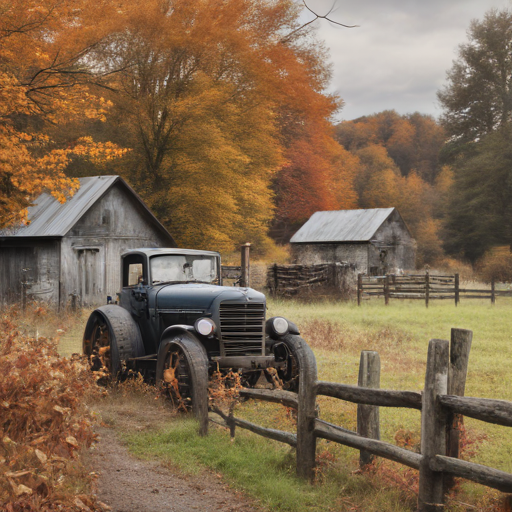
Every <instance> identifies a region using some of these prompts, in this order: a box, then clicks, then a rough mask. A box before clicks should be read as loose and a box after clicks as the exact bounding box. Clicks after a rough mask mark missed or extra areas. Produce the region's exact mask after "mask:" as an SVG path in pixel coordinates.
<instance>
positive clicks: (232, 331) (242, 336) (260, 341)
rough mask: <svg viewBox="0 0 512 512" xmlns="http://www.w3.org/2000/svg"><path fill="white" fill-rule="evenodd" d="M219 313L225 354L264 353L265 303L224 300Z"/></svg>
mask: <svg viewBox="0 0 512 512" xmlns="http://www.w3.org/2000/svg"><path fill="white" fill-rule="evenodd" d="M219 313H220V333H221V338H222V344H223V346H224V355H225V356H243V355H256V354H257V355H262V354H263V347H264V341H265V304H255V303H245V302H244V303H241V304H240V303H239V304H234V303H230V302H222V303H221V304H220V311H219Z"/></svg>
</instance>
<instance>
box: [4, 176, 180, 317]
mask: <svg viewBox="0 0 512 512" xmlns="http://www.w3.org/2000/svg"><path fill="white" fill-rule="evenodd" d="M28 218H29V221H30V223H29V224H28V225H26V226H19V227H17V228H11V229H9V230H5V229H4V230H2V231H0V303H4V304H5V303H9V302H18V301H21V300H23V297H24V295H25V297H26V296H28V297H29V298H31V297H32V298H34V299H39V300H44V301H45V302H47V303H49V304H51V305H53V306H58V307H62V306H65V305H67V304H70V303H73V302H76V303H77V305H82V306H95V305H98V304H105V303H106V297H107V296H108V295H110V296H112V297H113V298H114V299H115V297H116V293H117V292H118V291H119V289H120V256H121V254H122V253H123V252H124V251H126V250H128V249H134V248H137V247H176V244H175V242H174V240H173V238H172V236H171V235H170V234H169V232H168V231H167V230H166V229H165V228H164V227H163V226H162V224H160V222H159V221H158V220H157V219H156V217H155V216H154V215H153V214H152V213H151V211H150V210H149V209H148V207H147V206H146V205H145V204H144V202H143V201H142V200H141V199H140V197H139V196H138V195H137V194H136V193H135V192H134V191H133V189H132V188H131V187H130V186H129V185H128V184H127V183H126V182H125V181H124V180H123V179H122V178H121V177H119V176H94V177H89V178H80V189H79V190H78V191H77V192H76V193H75V195H74V196H73V197H72V198H70V199H69V200H68V201H67V202H66V203H64V204H61V203H59V202H58V201H57V200H56V199H54V198H53V197H52V196H51V195H49V194H46V193H43V194H41V195H40V196H39V197H38V198H37V199H36V200H35V201H34V206H32V207H31V208H29V217H28ZM24 290H25V291H24Z"/></svg>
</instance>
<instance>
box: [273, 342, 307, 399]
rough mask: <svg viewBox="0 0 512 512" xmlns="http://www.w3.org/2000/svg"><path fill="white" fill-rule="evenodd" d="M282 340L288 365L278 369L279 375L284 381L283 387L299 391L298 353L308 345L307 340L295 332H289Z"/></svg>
mask: <svg viewBox="0 0 512 512" xmlns="http://www.w3.org/2000/svg"><path fill="white" fill-rule="evenodd" d="M281 341H282V342H283V344H284V345H285V348H286V351H287V356H286V366H285V367H284V368H279V369H278V370H277V375H278V377H279V378H280V379H281V381H282V382H283V389H285V390H287V391H293V392H294V393H298V392H299V374H300V367H299V358H298V356H297V353H298V352H299V351H300V350H301V347H302V346H303V345H307V342H306V340H304V339H303V338H301V337H300V336H297V335H295V334H287V335H286V336H284V337H283V338H281Z"/></svg>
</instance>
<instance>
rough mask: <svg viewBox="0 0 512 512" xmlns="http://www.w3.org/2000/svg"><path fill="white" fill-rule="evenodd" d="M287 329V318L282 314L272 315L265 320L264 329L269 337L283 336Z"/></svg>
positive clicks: (288, 328)
mask: <svg viewBox="0 0 512 512" xmlns="http://www.w3.org/2000/svg"><path fill="white" fill-rule="evenodd" d="M289 330H290V326H289V324H288V320H286V318H283V317H282V316H274V317H272V318H269V319H268V320H267V323H266V331H267V334H268V335H269V336H270V337H271V338H274V337H276V336H277V337H280V336H285V335H286V334H288V331H289Z"/></svg>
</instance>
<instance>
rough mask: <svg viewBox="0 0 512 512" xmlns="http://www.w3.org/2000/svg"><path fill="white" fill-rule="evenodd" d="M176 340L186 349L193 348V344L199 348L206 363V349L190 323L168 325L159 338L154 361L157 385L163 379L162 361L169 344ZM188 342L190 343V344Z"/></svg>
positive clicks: (169, 346)
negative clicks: (155, 361)
mask: <svg viewBox="0 0 512 512" xmlns="http://www.w3.org/2000/svg"><path fill="white" fill-rule="evenodd" d="M177 341H178V342H180V341H181V342H182V343H179V345H180V347H181V348H183V349H184V350H187V351H190V350H194V348H193V346H194V345H195V346H196V347H197V348H199V349H200V351H201V352H202V353H203V355H204V358H205V360H206V365H208V356H207V353H206V349H205V348H204V346H203V344H202V343H201V342H200V341H199V339H198V338H197V336H196V331H195V329H194V327H192V326H191V325H171V326H170V327H167V329H165V331H164V332H163V333H162V336H161V338H160V345H159V347H158V355H157V363H156V383H157V385H159V384H160V383H161V381H162V379H163V375H164V363H165V358H166V356H167V353H168V352H169V350H170V348H171V345H172V344H173V343H176V342H177ZM190 344H192V346H191V345H190Z"/></svg>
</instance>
